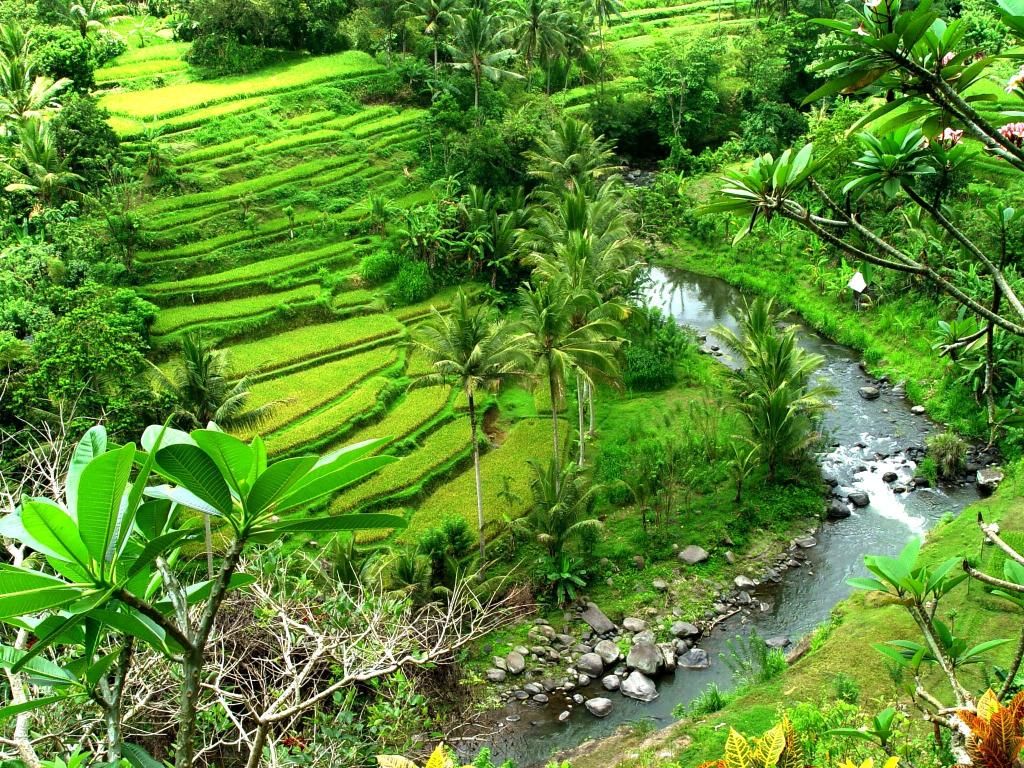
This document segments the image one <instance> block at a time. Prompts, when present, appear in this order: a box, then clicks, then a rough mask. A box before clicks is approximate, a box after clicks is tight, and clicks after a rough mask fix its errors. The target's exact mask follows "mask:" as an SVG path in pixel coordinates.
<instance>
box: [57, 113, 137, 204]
mask: <svg viewBox="0 0 1024 768" xmlns="http://www.w3.org/2000/svg"><path fill="white" fill-rule="evenodd" d="M109 116H110V115H109V113H108V112H107V111H106V110H105V109H102V108H101V107H100V106H98V105H97V103H96V100H95V99H94V98H92V97H91V96H83V95H80V94H77V93H76V94H72V95H70V96H69V97H67V98H66V99H64V107H63V108H62V109H61V110H60V112H58V113H57V114H56V116H55V117H54V118H53V121H52V123H51V126H52V128H53V136H54V139H56V142H57V150H58V152H60V154H61V155H62V156H64V157H66V158H67V159H68V169H69V170H71V171H74V172H75V173H77V174H79V175H80V176H82V177H84V178H85V180H86V182H87V183H88V184H90V185H92V186H96V187H98V186H99V185H100V184H101V183H102V182H103V181H104V180H105V178H106V173H107V170H108V169H109V168H110V167H112V166H113V165H114V164H115V163H116V162H117V160H118V155H119V153H120V146H121V145H120V141H119V140H118V138H117V134H116V133H114V129H113V128H111V127H110V125H109V123H107V118H108V117H109Z"/></svg>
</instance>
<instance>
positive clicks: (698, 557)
mask: <svg viewBox="0 0 1024 768" xmlns="http://www.w3.org/2000/svg"><path fill="white" fill-rule="evenodd" d="M709 557H711V555H709V554H708V551H707V550H706V549H704V547H698V546H697V545H696V544H691V545H690V546H688V547H686V549H684V550H683V551H682V552H680V553H679V560H680V561H681V562H684V563H686V564H687V565H697V564H698V563H703V562H704V561H705V560H707V559H708V558H709Z"/></svg>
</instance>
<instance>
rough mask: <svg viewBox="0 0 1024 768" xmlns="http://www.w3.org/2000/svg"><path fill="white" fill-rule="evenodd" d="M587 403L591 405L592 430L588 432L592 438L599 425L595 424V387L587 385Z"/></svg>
mask: <svg viewBox="0 0 1024 768" xmlns="http://www.w3.org/2000/svg"><path fill="white" fill-rule="evenodd" d="M587 402H588V403H589V405H590V429H589V430H588V432H589V434H590V435H591V437H593V435H594V433H595V432H596V431H597V425H596V424H595V423H594V386H593V385H592V384H589V383H588V384H587Z"/></svg>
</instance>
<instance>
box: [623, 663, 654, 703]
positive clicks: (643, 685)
mask: <svg viewBox="0 0 1024 768" xmlns="http://www.w3.org/2000/svg"><path fill="white" fill-rule="evenodd" d="M620 690H621V691H622V695H623V696H628V697H629V698H631V699H636V700H637V701H654V700H655V699H656V698H658V687H657V686H656V685H655V684H654V681H653V680H651V678H649V677H647V675H645V674H643V673H642V672H638V671H636V670H633V671H632V672H630V673H629V677H627V678H626V679H625V680H623V681H622V686H621V688H620Z"/></svg>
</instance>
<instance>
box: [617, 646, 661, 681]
mask: <svg viewBox="0 0 1024 768" xmlns="http://www.w3.org/2000/svg"><path fill="white" fill-rule="evenodd" d="M664 663H665V660H664V659H662V657H661V651H659V650H658V648H657V646H655V645H654V644H653V643H648V642H646V641H645V642H641V643H637V644H636V645H634V646H633V647H632V648H630V649H629V655H627V656H626V666H627V667H629V668H630V669H636V670H639V671H640V672H643V673H644V674H645V675H655V674H657V673H658V670H660V669H661V667H662V666H663V665H664Z"/></svg>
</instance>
